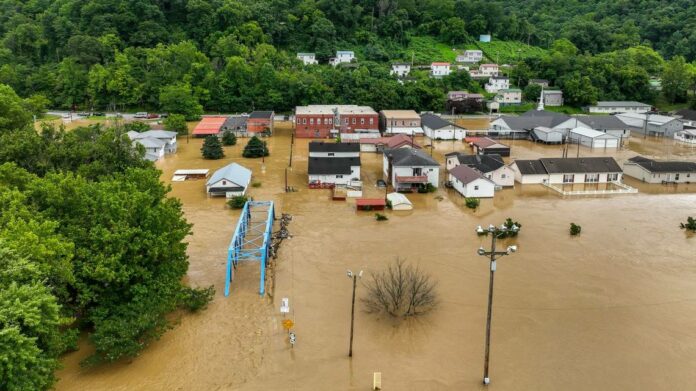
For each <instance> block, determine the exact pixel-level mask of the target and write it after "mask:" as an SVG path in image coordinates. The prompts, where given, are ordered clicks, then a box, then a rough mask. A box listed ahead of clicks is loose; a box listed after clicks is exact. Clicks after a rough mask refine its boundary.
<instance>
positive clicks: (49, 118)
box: [38, 114, 61, 121]
mask: <svg viewBox="0 0 696 391" xmlns="http://www.w3.org/2000/svg"><path fill="white" fill-rule="evenodd" d="M60 118H61V117H60V115H55V114H44V115H42V116H41V117H39V118H38V119H39V121H54V120H57V119H60Z"/></svg>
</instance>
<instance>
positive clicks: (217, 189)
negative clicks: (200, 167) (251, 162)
mask: <svg viewBox="0 0 696 391" xmlns="http://www.w3.org/2000/svg"><path fill="white" fill-rule="evenodd" d="M249 182H251V170H249V169H248V168H246V167H243V166H240V165H239V164H237V163H232V164H229V165H227V166H225V167H223V168H221V169H219V170H217V171H215V173H213V175H212V176H211V177H210V178H209V179H208V181H207V182H206V184H205V189H206V192H207V193H208V195H209V196H226V197H227V198H232V197H235V196H242V195H244V194H245V193H246V191H247V188H248V187H249Z"/></svg>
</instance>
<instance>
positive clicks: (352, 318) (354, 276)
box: [346, 270, 363, 357]
mask: <svg viewBox="0 0 696 391" xmlns="http://www.w3.org/2000/svg"><path fill="white" fill-rule="evenodd" d="M346 274H347V275H348V278H351V279H353V300H352V302H351V307H350V348H349V349H348V357H353V325H354V324H355V288H356V286H357V285H358V278H362V275H363V271H362V270H361V271H360V272H358V274H355V273H353V272H352V271H350V270H348V271H347V273H346Z"/></svg>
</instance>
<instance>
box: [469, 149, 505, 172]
mask: <svg viewBox="0 0 696 391" xmlns="http://www.w3.org/2000/svg"><path fill="white" fill-rule="evenodd" d="M457 158H458V159H459V164H462V165H465V166H469V167H471V168H475V169H477V170H478V171H481V172H482V173H484V174H485V173H487V172H491V171H495V170H497V169H499V168H500V167H502V166H504V165H505V162H503V158H502V157H501V156H500V155H497V154H490V155H464V154H459V155H457Z"/></svg>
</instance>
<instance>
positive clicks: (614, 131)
mask: <svg viewBox="0 0 696 391" xmlns="http://www.w3.org/2000/svg"><path fill="white" fill-rule="evenodd" d="M574 118H577V119H578V120H579V121H580V122H581V123H582V124H583V125H585V126H587V127H588V128H590V129H594V130H597V131H600V132H604V133H607V134H611V135H612V136H615V137H618V138H619V139H620V140H627V139H628V138H629V137H630V136H631V126H629V125H627V124H626V123H625V122H623V121H621V120H620V119H618V118H617V117H616V116H614V115H582V116H576V117H574ZM578 125H580V124H578Z"/></svg>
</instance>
